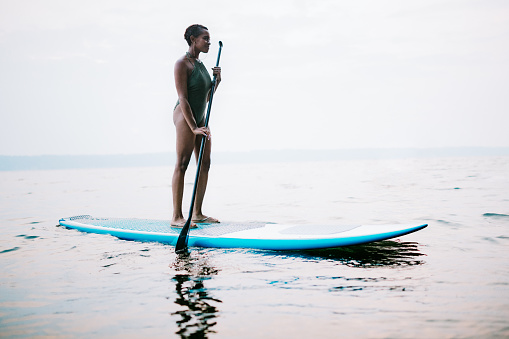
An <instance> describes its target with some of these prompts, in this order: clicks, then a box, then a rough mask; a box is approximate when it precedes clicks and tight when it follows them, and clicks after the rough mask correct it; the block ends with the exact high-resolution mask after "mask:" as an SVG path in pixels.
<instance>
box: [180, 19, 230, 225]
mask: <svg viewBox="0 0 509 339" xmlns="http://www.w3.org/2000/svg"><path fill="white" fill-rule="evenodd" d="M184 38H185V39H186V41H187V44H188V45H189V49H188V51H187V52H186V54H185V55H184V56H182V57H181V58H179V59H178V60H177V62H176V63H175V68H174V74H175V86H176V88H177V94H178V101H177V105H176V106H175V109H174V110H173V123H174V124H175V128H176V132H177V160H176V163H175V170H174V172H173V179H172V195H173V217H172V221H171V225H172V226H173V227H183V226H184V224H185V223H186V219H185V218H184V216H183V214H182V197H183V193H184V176H185V173H186V170H187V166H188V165H189V161H190V160H191V156H192V154H193V151H194V153H195V156H196V160H198V154H199V152H200V144H201V140H202V138H205V137H206V138H207V139H208V140H207V142H206V143H205V149H204V151H203V158H202V165H201V169H200V175H199V180H198V187H197V191H196V201H195V204H194V208H193V217H192V222H193V224H191V227H196V225H195V224H194V223H218V222H219V220H217V219H215V218H212V217H208V216H206V215H204V214H203V212H202V204H203V197H204V195H205V190H206V188H207V180H208V173H209V168H210V151H211V142H210V138H211V135H210V129H209V128H207V127H205V108H206V106H207V102H208V98H209V95H210V91H211V90H214V91H215V90H216V89H217V86H218V85H219V83H220V82H221V67H214V68H212V71H213V73H212V74H213V75H214V76H216V86H215V88H213V89H212V88H211V87H212V81H211V79H210V75H209V73H208V71H207V69H206V67H205V66H204V65H203V63H202V62H201V61H200V59H199V56H200V53H207V52H208V51H209V47H210V34H209V31H208V29H207V27H205V26H202V25H192V26H189V27H188V28H187V29H186V32H185V34H184Z"/></svg>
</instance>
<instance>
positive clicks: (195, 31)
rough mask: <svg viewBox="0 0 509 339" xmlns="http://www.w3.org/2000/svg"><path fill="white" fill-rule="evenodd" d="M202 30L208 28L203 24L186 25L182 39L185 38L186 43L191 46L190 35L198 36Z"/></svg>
mask: <svg viewBox="0 0 509 339" xmlns="http://www.w3.org/2000/svg"><path fill="white" fill-rule="evenodd" d="M204 30H208V28H207V27H205V26H203V25H191V26H189V27H187V29H186V32H185V33H184V39H186V41H187V44H188V45H189V46H191V35H192V36H194V37H198V36H199V35H200V34H201V33H202V32H203V31H204Z"/></svg>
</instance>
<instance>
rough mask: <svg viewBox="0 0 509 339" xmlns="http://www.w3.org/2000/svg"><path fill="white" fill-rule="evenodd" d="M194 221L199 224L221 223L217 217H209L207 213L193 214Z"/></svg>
mask: <svg viewBox="0 0 509 339" xmlns="http://www.w3.org/2000/svg"><path fill="white" fill-rule="evenodd" d="M191 221H192V222H195V223H197V224H219V223H220V221H219V220H217V219H216V218H212V217H207V216H206V215H199V216H193V219H191Z"/></svg>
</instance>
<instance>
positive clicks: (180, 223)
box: [170, 219, 198, 228]
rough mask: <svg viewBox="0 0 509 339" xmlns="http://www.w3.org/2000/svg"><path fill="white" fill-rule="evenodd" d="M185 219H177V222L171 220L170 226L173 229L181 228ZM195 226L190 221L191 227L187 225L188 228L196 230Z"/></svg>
mask: <svg viewBox="0 0 509 339" xmlns="http://www.w3.org/2000/svg"><path fill="white" fill-rule="evenodd" d="M186 222H187V220H186V219H179V220H172V221H171V224H170V226H171V227H173V228H183V227H184V225H185V224H186ZM197 227H198V226H196V224H195V223H194V222H193V221H192V220H191V225H189V228H197Z"/></svg>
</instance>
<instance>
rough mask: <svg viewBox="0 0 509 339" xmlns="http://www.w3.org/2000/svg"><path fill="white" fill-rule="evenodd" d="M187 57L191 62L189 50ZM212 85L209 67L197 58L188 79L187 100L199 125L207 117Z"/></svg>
mask: <svg viewBox="0 0 509 339" xmlns="http://www.w3.org/2000/svg"><path fill="white" fill-rule="evenodd" d="M186 58H187V59H188V60H189V62H191V60H190V55H189V52H187V53H186ZM211 86H212V80H211V79H210V74H209V72H208V71H207V68H206V67H205V66H204V65H203V63H202V62H201V61H199V60H196V61H195V62H194V68H193V71H192V72H191V75H190V76H189V78H188V79H187V101H188V102H189V106H191V111H192V112H193V116H194V119H195V120H196V124H197V125H198V126H200V125H201V124H202V122H203V120H204V118H205V106H207V98H208V95H209V91H210V88H211ZM179 103H180V102H179V101H178V100H177V104H176V105H175V108H177V106H178V105H179ZM174 110H175V109H174Z"/></svg>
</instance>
